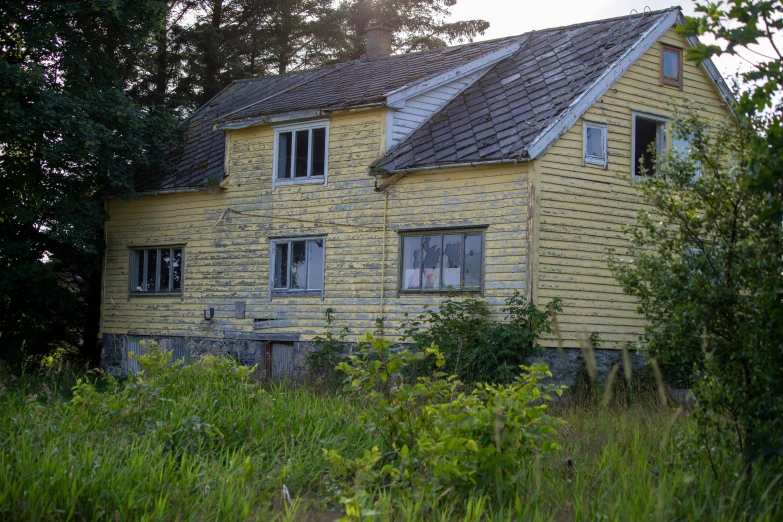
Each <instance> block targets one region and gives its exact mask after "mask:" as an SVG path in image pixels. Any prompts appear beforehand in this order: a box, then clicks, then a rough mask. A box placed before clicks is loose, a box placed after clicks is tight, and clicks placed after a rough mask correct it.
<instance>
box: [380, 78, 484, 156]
mask: <svg viewBox="0 0 783 522" xmlns="http://www.w3.org/2000/svg"><path fill="white" fill-rule="evenodd" d="M485 72H487V68H484V69H479V70H477V71H474V72H472V73H470V74H467V75H465V76H463V77H461V78H458V79H456V80H454V81H452V82H449V83H447V84H445V85H441V86H439V87H435V88H434V89H431V90H429V91H426V92H423V93H421V94H418V95H416V96H413V97H412V98H409V99H407V100H405V107H403V108H402V109H391V110H390V112H389V114H390V121H391V132H389V134H388V136H387V137H386V140H387V141H386V146H387V150H388V149H389V148H391V147H393V146H394V145H396V144H397V143H399V142H400V141H402V140H403V139H405V138H406V137H407V136H408V135H409V134H410V133H411V132H413V131H414V130H416V129H417V128H419V126H420V125H421V124H422V123H424V122H425V121H427V120H428V119H429V118H430V117H431V116H432V115H433V114H435V113H436V112H437V111H438V110H440V109H441V108H442V107H443V106H444V105H446V103H448V102H449V101H451V100H452V99H453V98H454V97H455V96H457V95H458V94H459V93H461V92H462V91H464V90H465V89H466V88H468V87H469V86H470V85H471V84H472V83H473V82H475V81H476V80H478V79H479V78H480V77H481V76H482V75H483V74H484V73H485Z"/></svg>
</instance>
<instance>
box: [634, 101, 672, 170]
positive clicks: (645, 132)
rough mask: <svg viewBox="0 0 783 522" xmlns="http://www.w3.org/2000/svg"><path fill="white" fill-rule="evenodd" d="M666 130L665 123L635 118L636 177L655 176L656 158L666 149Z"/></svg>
mask: <svg viewBox="0 0 783 522" xmlns="http://www.w3.org/2000/svg"><path fill="white" fill-rule="evenodd" d="M665 129H666V124H665V123H664V122H661V121H656V120H652V119H647V118H642V117H638V116H637V117H635V118H634V137H633V143H634V147H633V149H634V150H633V173H634V176H642V175H647V176H653V175H655V162H654V159H655V156H656V155H658V154H660V153H661V152H662V151H664V150H665V147H666V143H665V141H666V135H665Z"/></svg>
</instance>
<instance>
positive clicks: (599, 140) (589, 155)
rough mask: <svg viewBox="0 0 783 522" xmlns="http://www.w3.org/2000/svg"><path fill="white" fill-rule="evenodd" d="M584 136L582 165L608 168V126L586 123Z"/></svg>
mask: <svg viewBox="0 0 783 522" xmlns="http://www.w3.org/2000/svg"><path fill="white" fill-rule="evenodd" d="M582 134H583V135H582V164H583V165H600V166H601V167H604V168H606V167H608V165H609V161H608V156H609V155H608V152H607V135H606V125H605V124H603V123H594V122H590V121H586V122H584V125H583V133H582Z"/></svg>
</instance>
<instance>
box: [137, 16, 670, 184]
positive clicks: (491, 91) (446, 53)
mask: <svg viewBox="0 0 783 522" xmlns="http://www.w3.org/2000/svg"><path fill="white" fill-rule="evenodd" d="M673 9H676V8H672V9H668V10H664V11H656V12H652V13H650V12H648V13H642V14H639V15H633V16H625V17H621V18H614V19H609V20H600V21H596V22H589V23H585V24H579V25H573V26H568V27H561V28H556V29H547V30H542V31H534V32H529V33H525V34H522V35H519V36H513V37H508V38H501V39H497V40H491V41H485V42H477V43H469V44H465V45H460V46H454V47H449V48H446V49H442V50H438V51H426V52H420V53H411V54H405V55H394V56H391V57H388V58H381V59H378V60H373V61H363V60H355V61H352V62H345V63H338V64H334V65H330V66H327V67H325V68H321V69H314V70H309V71H304V72H298V73H292V74H287V75H282V76H267V77H262V78H257V79H252V80H243V81H237V82H234V83H232V84H231V85H229V86H228V87H227V88H226V89H224V90H223V91H222V92H221V93H219V94H218V95H217V96H215V98H213V99H212V100H211V101H210V102H208V103H207V104H205V105H204V106H202V107H201V108H200V109H198V110H197V111H196V112H195V113H193V114H192V115H191V116H190V117H189V118H188V119H187V120H186V121H185V122H184V123H183V124H182V125H183V129H184V134H185V138H184V144H183V145H182V146H181V147H180V148H179V149H178V150H176V151H173V152H172V154H171V156H170V163H171V164H173V166H174V167H173V169H172V170H171V171H170V172H168V173H166V174H165V175H164V176H162V177H161V178H159V179H157V180H153V181H150V182H145V183H143V184H140V185H138V186H137V190H138V191H140V192H145V191H155V190H169V189H177V188H188V187H200V186H204V185H205V180H206V177H207V176H209V175H216V176H219V177H220V176H222V173H223V161H224V153H225V144H224V143H225V142H224V133H223V131H220V130H213V128H214V127H213V124H215V123H226V122H231V123H236V122H239V123H242V122H243V121H246V122H252V121H255V120H257V119H259V118H263V117H265V116H267V115H273V114H281V113H286V112H291V111H299V110H308V109H339V108H344V107H351V106H356V105H363V104H368V103H379V104H381V103H384V102H385V100H386V96H388V95H389V94H390V93H392V92H393V91H395V90H396V89H399V88H401V87H404V86H408V85H411V84H416V83H418V82H421V81H424V80H427V79H429V78H432V77H435V76H438V75H440V74H442V73H444V72H448V71H451V70H453V69H456V68H458V67H460V66H461V65H464V64H467V63H469V62H471V61H473V60H476V59H477V58H479V57H481V56H484V55H487V54H489V53H492V52H495V51H498V50H500V49H502V48H506V47H508V46H509V45H510V44H512V43H515V42H517V43H519V44H520V46H519V50H518V51H517V52H515V53H514V54H512V55H511V56H509V57H508V58H506V59H504V60H501V61H500V62H498V63H496V64H495V65H494V66H492V67H491V68H490V69H489V70H488V71H487V72H486V73H485V74H484V75H483V76H482V77H481V78H480V79H479V80H478V81H477V82H475V83H474V84H473V85H471V86H470V87H468V88H467V89H466V90H465V91H463V92H462V93H461V94H460V95H458V96H457V97H456V98H455V99H453V100H451V101H450V102H448V103H447V104H446V106H445V107H443V108H442V109H441V110H440V111H439V112H438V113H436V114H435V115H434V116H433V117H432V118H431V119H430V120H428V121H427V122H425V123H424V124H423V125H422V126H421V127H420V128H419V129H417V130H416V131H414V132H413V133H412V134H411V135H410V136H409V137H408V138H406V139H405V140H403V141H402V142H401V143H399V144H398V145H396V146H395V147H394V148H392V150H390V151H389V153H388V154H387V155H386V156H385V157H384V158H381V159H380V160H379V161H377V162H376V164H375V165H374V167H377V168H379V169H385V170H389V171H397V170H404V169H408V168H411V167H414V166H416V167H420V166H426V165H440V164H449V163H455V162H469V161H487V160H496V159H497V160H504V159H509V158H521V157H525V155H526V153H527V149H528V147H529V145H530V143H531V141H532V140H534V138H536V136H538V135H539V134H540V133H541V132H542V131H543V130H544V129H545V128H546V127H547V126H548V125H549V124H550V122H552V121H553V120H554V119H556V118H558V116H559V115H560V114H562V113H563V112H564V111H565V109H566V108H568V107H569V105H570V104H571V103H572V102H573V101H574V100H575V99H576V98H577V97H578V96H579V95H580V94H581V93H582V92H584V91H585V89H587V88H588V87H589V86H590V85H591V84H592V83H594V82H595V80H596V79H597V78H598V77H599V76H600V75H601V74H603V73H604V72H605V71H606V70H607V69H608V68H609V67H610V66H611V65H612V63H613V62H614V61H615V60H616V59H617V58H618V57H619V56H621V55H622V54H623V53H624V52H625V51H626V50H627V49H628V48H630V47H631V46H633V45H634V44H635V43H636V42H638V41H639V40H640V38H641V37H642V35H644V34H645V33H646V32H647V31H648V30H649V29H650V28H651V27H652V26H653V25H655V24H656V23H657V22H658V21H660V20H661V19H662V18H663V17H665V16H667V15H668V14H670V13H671V12H672V10H673Z"/></svg>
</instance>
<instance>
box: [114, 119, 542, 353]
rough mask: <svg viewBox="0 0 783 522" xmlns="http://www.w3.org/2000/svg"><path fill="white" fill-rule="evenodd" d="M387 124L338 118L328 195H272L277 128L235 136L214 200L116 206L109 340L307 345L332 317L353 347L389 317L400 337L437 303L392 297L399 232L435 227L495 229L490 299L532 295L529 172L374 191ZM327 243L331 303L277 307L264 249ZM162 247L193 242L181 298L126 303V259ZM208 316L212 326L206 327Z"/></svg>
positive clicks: (440, 175) (456, 177)
mask: <svg viewBox="0 0 783 522" xmlns="http://www.w3.org/2000/svg"><path fill="white" fill-rule="evenodd" d="M385 115H386V113H385V111H384V110H373V111H364V112H356V113H350V114H343V115H336V116H334V117H333V118H332V120H331V127H330V133H329V140H330V142H329V175H328V184H327V185H326V186H323V185H296V186H279V185H278V186H277V187H275V188H274V189H273V188H272V146H273V130H272V128H270V127H268V126H261V127H254V128H250V129H245V130H240V131H232V133H231V134H230V137H229V143H228V150H229V160H228V168H229V174H230V175H229V180H230V181H229V184H228V186H227V187H226V188H225V189H223V190H220V192H219V193H218V194H217V196H216V197H215V198H214V199H213V196H212V195H211V194H209V193H185V194H178V195H159V196H142V197H140V198H139V199H137V200H133V201H130V202H121V201H117V200H111V201H109V202H108V210H109V216H110V219H109V221H108V223H107V225H106V235H107V241H108V243H107V244H108V247H107V254H106V270H105V276H104V287H105V288H104V306H103V316H102V322H103V332H106V333H115V334H128V333H130V334H136V335H153V334H155V335H185V336H214V337H220V336H228V337H230V336H232V335H235V334H236V333H243V332H244V333H249V332H253V331H254V327H255V328H256V330H255V331H256V332H259V331H261V330H262V331H263V332H264V333H270V334H279V333H298V334H301V336H302V339H305V340H306V339H308V338H311V337H312V336H313V335H317V334H322V333H323V314H324V311H325V310H326V309H327V308H332V309H334V314H335V321H336V324H337V325H339V326H343V325H345V326H348V327H349V328H350V329H351V333H352V334H354V335H355V336H358V335H363V333H364V332H365V331H368V330H374V329H375V319H376V318H377V317H380V316H381V315H383V316H384V317H385V325H386V332H387V334H389V335H394V334H395V333H396V332H397V330H396V328H397V327H398V326H399V322H400V320H401V318H402V314H403V313H404V312H406V311H407V312H411V313H415V312H417V311H420V310H421V309H422V308H423V306H424V305H425V304H436V303H437V302H438V301H439V298H438V297H437V296H414V297H409V296H405V297H402V296H400V297H398V296H397V270H398V266H399V261H398V252H397V250H398V234H397V230H399V229H410V228H421V227H429V226H433V225H446V226H452V225H455V226H456V225H488V229H487V233H486V253H485V266H486V281H485V295H486V297H487V299H488V300H489V301H490V302H491V303H493V304H498V303H500V302H501V301H502V300H503V299H504V298H505V297H507V296H508V295H510V294H511V292H512V291H513V290H514V289H519V290H522V291H524V290H525V289H526V288H527V286H528V285H526V276H527V271H526V267H527V254H528V252H527V248H526V245H527V236H528V222H527V215H528V204H529V201H528V177H527V167H528V166H527V165H526V164H519V165H516V166H505V167H495V168H488V169H465V170H450V171H446V170H443V171H432V172H428V173H420V174H410V175H409V176H407V177H405V178H403V179H402V180H400V181H399V183H397V184H396V185H394V186H393V187H391V188H389V190H388V192H387V194H383V193H377V192H374V190H373V189H374V180H373V179H372V178H371V177H370V176H369V175H368V166H369V165H370V164H371V163H372V162H373V161H374V160H375V159H376V158H378V157H379V156H380V155H381V154H382V152H383V146H384V144H385V143H386V136H385V130H386V129H387V126H386V120H385ZM386 198H388V200H386ZM227 208H230V209H232V210H230V211H228V212H225V214H224V211H226V209H227ZM384 215H385V216H386V223H387V225H386V231H385V234H384ZM221 216H223V217H222V218H221ZM218 220H219V222H218ZM322 234H323V235H326V251H325V252H326V254H325V256H326V269H325V289H324V299H323V300H322V299H321V297H320V296H308V297H305V296H298V297H274V298H271V299H270V293H269V290H270V289H269V266H270V238H272V237H278V238H279V237H281V236H302V235H322ZM384 235H385V237H386V239H385V248H384ZM168 244H185V261H184V267H185V268H184V295H183V296H182V298H180V297H145V296H130V297H129V296H128V273H129V247H132V246H136V247H143V246H150V247H152V246H160V245H163V246H165V245H168ZM384 256H385V261H384ZM382 288H383V290H384V296H383V299H381V289H382ZM236 301H245V302H246V315H245V319H235V318H234V310H235V303H236ZM209 307H214V309H215V317H214V319H213V320H211V321H205V320H204V318H203V313H204V310H205V309H206V308H209ZM382 307H383V310H382ZM497 308H498V307H495V310H497ZM354 339H355V337H354Z"/></svg>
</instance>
